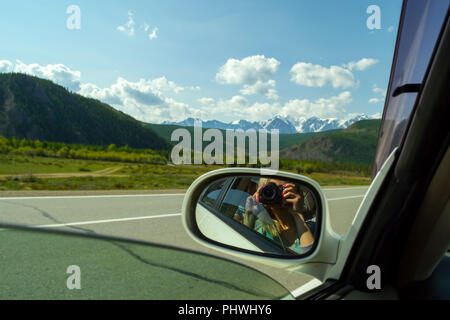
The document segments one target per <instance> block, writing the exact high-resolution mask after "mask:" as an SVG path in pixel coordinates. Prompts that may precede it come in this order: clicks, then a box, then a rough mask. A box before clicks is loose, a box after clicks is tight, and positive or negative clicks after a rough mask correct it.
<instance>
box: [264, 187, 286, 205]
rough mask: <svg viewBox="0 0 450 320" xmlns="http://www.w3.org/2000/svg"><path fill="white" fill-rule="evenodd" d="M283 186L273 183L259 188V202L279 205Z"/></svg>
mask: <svg viewBox="0 0 450 320" xmlns="http://www.w3.org/2000/svg"><path fill="white" fill-rule="evenodd" d="M283 191H284V187H283V186H277V185H276V184H275V183H273V182H270V183H268V184H266V185H265V186H264V187H262V188H261V190H260V191H259V201H260V202H261V203H262V204H267V205H271V204H281V201H282V200H283Z"/></svg>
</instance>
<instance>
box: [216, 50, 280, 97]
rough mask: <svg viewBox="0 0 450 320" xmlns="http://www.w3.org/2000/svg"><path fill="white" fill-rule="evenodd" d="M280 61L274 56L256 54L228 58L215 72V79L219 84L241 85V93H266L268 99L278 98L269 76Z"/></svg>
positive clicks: (276, 68)
mask: <svg viewBox="0 0 450 320" xmlns="http://www.w3.org/2000/svg"><path fill="white" fill-rule="evenodd" d="M279 66H280V62H279V61H278V60H276V59H275V58H266V57H265V56H263V55H256V56H251V57H247V58H244V59H242V60H236V59H228V61H227V62H226V63H225V64H224V65H223V66H222V67H220V69H219V72H218V73H217V74H216V81H217V82H219V83H221V84H228V85H242V86H243V88H242V90H241V94H244V95H254V94H260V95H266V96H267V97H268V98H269V99H278V95H277V94H276V90H275V89H274V87H275V84H276V83H275V80H271V79H270V78H271V77H272V76H274V75H275V73H276V72H277V71H278V68H279Z"/></svg>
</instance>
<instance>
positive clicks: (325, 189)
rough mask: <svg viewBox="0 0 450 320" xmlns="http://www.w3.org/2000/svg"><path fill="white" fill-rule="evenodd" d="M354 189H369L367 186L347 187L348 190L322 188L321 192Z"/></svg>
mask: <svg viewBox="0 0 450 320" xmlns="http://www.w3.org/2000/svg"><path fill="white" fill-rule="evenodd" d="M356 189H369V186H364V187H349V188H322V190H324V191H337V190H356Z"/></svg>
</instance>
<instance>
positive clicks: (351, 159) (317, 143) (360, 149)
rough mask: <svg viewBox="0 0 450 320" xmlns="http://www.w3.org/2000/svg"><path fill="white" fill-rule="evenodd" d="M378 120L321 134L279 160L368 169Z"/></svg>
mask: <svg viewBox="0 0 450 320" xmlns="http://www.w3.org/2000/svg"><path fill="white" fill-rule="evenodd" d="M380 125H381V120H362V121H359V122H356V123H354V124H352V125H351V126H349V127H348V128H347V129H345V130H342V131H335V132H329V133H324V134H322V135H320V136H316V137H313V138H311V139H309V140H307V141H305V142H302V143H300V144H297V145H295V146H291V147H288V148H286V149H284V150H282V151H281V152H280V157H281V158H286V159H293V160H305V161H323V162H333V163H354V164H361V165H371V164H372V161H373V158H374V156H375V148H376V144H377V140H378V131H379V128H380Z"/></svg>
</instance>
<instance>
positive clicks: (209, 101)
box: [197, 97, 214, 106]
mask: <svg viewBox="0 0 450 320" xmlns="http://www.w3.org/2000/svg"><path fill="white" fill-rule="evenodd" d="M197 101H198V102H200V104H202V105H205V106H208V105H211V104H213V103H214V99H213V98H207V97H203V98H200V99H197Z"/></svg>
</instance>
